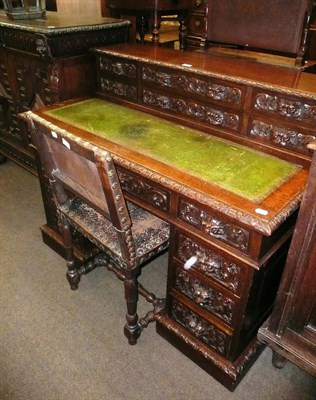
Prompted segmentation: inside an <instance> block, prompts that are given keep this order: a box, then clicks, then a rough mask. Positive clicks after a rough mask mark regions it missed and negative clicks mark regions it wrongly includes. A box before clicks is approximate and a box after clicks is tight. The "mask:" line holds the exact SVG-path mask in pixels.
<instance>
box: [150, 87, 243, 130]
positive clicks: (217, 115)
mask: <svg viewBox="0 0 316 400" xmlns="http://www.w3.org/2000/svg"><path fill="white" fill-rule="evenodd" d="M143 102H144V103H145V104H146V105H149V106H151V107H155V108H160V109H163V110H167V111H171V112H172V113H176V114H177V115H178V114H182V115H184V116H187V117H190V118H193V119H195V120H198V121H199V122H203V123H207V124H210V125H213V126H217V127H221V128H226V129H229V130H233V131H238V130H239V129H240V122H241V119H240V116H239V114H237V113H233V112H228V111H225V110H222V109H220V108H218V107H213V106H208V105H205V104H202V103H200V102H197V101H193V100H190V99H188V98H182V97H180V96H171V95H167V94H162V93H159V92H156V91H153V90H149V89H144V90H143Z"/></svg>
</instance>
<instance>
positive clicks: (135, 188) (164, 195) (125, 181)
mask: <svg viewBox="0 0 316 400" xmlns="http://www.w3.org/2000/svg"><path fill="white" fill-rule="evenodd" d="M118 175H119V178H120V181H121V184H122V187H123V189H124V191H126V192H128V193H129V194H130V195H131V196H132V197H133V196H135V197H136V198H137V200H141V201H142V202H143V203H144V204H145V205H146V204H148V205H149V206H151V207H154V208H156V209H157V210H159V211H162V212H164V213H166V214H168V213H169V209H170V193H169V192H168V191H167V190H166V189H164V188H161V187H160V186H159V185H154V184H153V182H152V181H150V182H149V181H148V182H147V181H146V179H144V178H143V177H140V176H138V175H137V174H133V173H131V172H130V171H128V170H125V169H123V168H120V167H119V168H118Z"/></svg>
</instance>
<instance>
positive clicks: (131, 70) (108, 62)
mask: <svg viewBox="0 0 316 400" xmlns="http://www.w3.org/2000/svg"><path fill="white" fill-rule="evenodd" d="M99 65H100V70H101V71H106V72H111V73H113V74H115V75H120V76H126V77H128V78H136V77H137V68H136V65H134V64H131V63H124V62H121V61H117V62H116V61H113V60H112V59H107V58H105V57H101V58H100V61H99Z"/></svg>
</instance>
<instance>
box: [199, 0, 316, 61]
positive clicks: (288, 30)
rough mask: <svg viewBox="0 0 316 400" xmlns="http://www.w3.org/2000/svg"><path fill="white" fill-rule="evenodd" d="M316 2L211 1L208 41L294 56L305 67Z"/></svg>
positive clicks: (305, 0) (296, 0)
mask: <svg viewBox="0 0 316 400" xmlns="http://www.w3.org/2000/svg"><path fill="white" fill-rule="evenodd" d="M312 8H313V0H264V1H262V0H251V1H245V0H234V1H231V0H209V1H208V3H207V14H208V15H207V31H208V33H207V41H208V43H220V44H221V43H222V44H228V45H229V44H230V45H236V46H242V47H244V48H245V49H247V48H249V49H257V50H258V49H259V50H263V51H266V52H268V53H269V52H275V53H277V54H287V55H292V56H294V57H295V58H296V64H301V63H302V59H303V57H304V53H305V50H306V37H307V31H308V26H309V22H310V15H311V12H312Z"/></svg>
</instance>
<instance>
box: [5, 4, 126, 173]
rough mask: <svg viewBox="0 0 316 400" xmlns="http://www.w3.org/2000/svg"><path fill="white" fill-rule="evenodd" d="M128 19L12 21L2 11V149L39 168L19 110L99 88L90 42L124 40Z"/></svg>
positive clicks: (49, 15) (25, 164)
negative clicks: (96, 81) (96, 82)
mask: <svg viewBox="0 0 316 400" xmlns="http://www.w3.org/2000/svg"><path fill="white" fill-rule="evenodd" d="M128 29H129V22H127V21H119V20H114V19H110V18H107V19H106V18H98V17H96V18H89V19H86V18H75V17H71V18H69V17H68V18H67V17H64V16H61V15H59V14H58V13H53V12H47V15H46V17H45V18H43V19H42V20H28V21H14V22H13V21H10V20H9V19H8V18H7V17H6V15H5V14H4V12H2V11H0V153H1V154H2V155H5V156H7V157H9V158H11V159H13V160H14V161H15V162H17V163H19V164H20V165H22V166H23V167H25V168H27V169H29V170H31V171H35V161H34V155H33V152H32V151H31V149H30V148H29V143H30V138H29V135H28V132H27V129H26V127H25V124H24V123H23V122H22V121H21V120H20V119H19V118H18V114H19V113H20V112H23V111H26V110H29V109H35V108H39V107H42V106H44V105H49V104H53V103H55V102H58V101H62V100H65V99H70V98H73V97H76V96H81V95H88V94H90V93H91V92H92V91H93V88H94V82H95V80H94V77H95V73H94V68H95V67H94V62H93V55H92V54H91V53H89V51H88V50H89V49H90V47H93V46H96V45H101V44H106V43H116V42H124V41H126V40H127V37H128Z"/></svg>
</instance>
